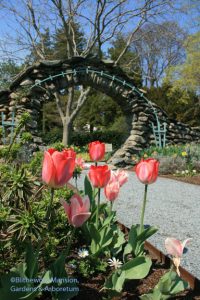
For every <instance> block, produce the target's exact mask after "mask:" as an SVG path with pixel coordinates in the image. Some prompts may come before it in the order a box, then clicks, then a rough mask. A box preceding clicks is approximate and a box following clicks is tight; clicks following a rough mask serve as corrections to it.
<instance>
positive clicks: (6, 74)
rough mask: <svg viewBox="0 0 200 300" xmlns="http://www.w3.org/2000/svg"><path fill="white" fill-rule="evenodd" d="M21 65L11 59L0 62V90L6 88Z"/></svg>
mask: <svg viewBox="0 0 200 300" xmlns="http://www.w3.org/2000/svg"><path fill="white" fill-rule="evenodd" d="M21 69H22V67H21V66H19V65H17V64H16V63H15V61H13V60H12V59H8V60H7V61H5V60H4V61H3V62H1V63H0V90H3V89H7V88H8V87H9V85H10V83H11V82H12V80H13V79H14V77H15V76H16V75H17V74H18V73H19V72H20V71H21Z"/></svg>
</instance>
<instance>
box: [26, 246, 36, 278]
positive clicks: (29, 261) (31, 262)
mask: <svg viewBox="0 0 200 300" xmlns="http://www.w3.org/2000/svg"><path fill="white" fill-rule="evenodd" d="M25 262H26V265H27V270H26V276H27V277H28V278H33V277H36V275H37V273H38V253H34V251H33V247H32V245H31V243H28V245H27V249H26V258H25Z"/></svg>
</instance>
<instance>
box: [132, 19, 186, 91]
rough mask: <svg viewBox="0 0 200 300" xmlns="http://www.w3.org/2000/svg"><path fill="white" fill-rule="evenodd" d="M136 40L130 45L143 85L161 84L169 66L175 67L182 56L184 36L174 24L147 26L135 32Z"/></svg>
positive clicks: (165, 23) (164, 23)
mask: <svg viewBox="0 0 200 300" xmlns="http://www.w3.org/2000/svg"><path fill="white" fill-rule="evenodd" d="M137 35H138V40H137V41H135V42H133V43H132V48H133V49H134V50H135V52H136V53H137V55H138V57H139V60H140V63H141V68H142V72H143V78H144V85H145V86H148V87H153V86H156V87H158V86H159V85H160V84H161V80H162V78H163V76H164V75H165V71H166V69H167V68H168V67H169V66H174V65H177V64H178V63H179V62H180V61H181V60H182V59H183V56H184V51H183V42H184V39H185V36H186V34H185V33H184V31H183V30H182V29H181V28H180V27H179V26H178V25H177V23H175V22H169V21H168V22H163V23H161V24H147V25H145V26H144V27H143V28H142V29H140V30H138V32H137Z"/></svg>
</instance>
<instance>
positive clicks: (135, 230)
mask: <svg viewBox="0 0 200 300" xmlns="http://www.w3.org/2000/svg"><path fill="white" fill-rule="evenodd" d="M139 230H140V226H139V225H132V227H131V229H130V231H129V235H128V243H127V245H126V247H125V248H124V254H123V257H124V260H126V256H127V255H128V254H132V255H133V257H137V256H141V255H143V254H144V242H145V241H146V240H147V239H148V238H149V237H151V236H152V235H153V234H155V233H156V232H157V231H158V229H157V228H155V227H153V226H149V227H148V228H145V229H143V231H142V232H141V233H139Z"/></svg>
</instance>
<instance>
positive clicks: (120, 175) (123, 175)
mask: <svg viewBox="0 0 200 300" xmlns="http://www.w3.org/2000/svg"><path fill="white" fill-rule="evenodd" d="M114 174H115V176H116V177H117V179H118V181H119V185H120V186H122V185H123V184H124V183H126V182H127V180H128V173H127V172H126V171H124V170H122V169H118V170H117V171H115V172H114Z"/></svg>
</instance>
